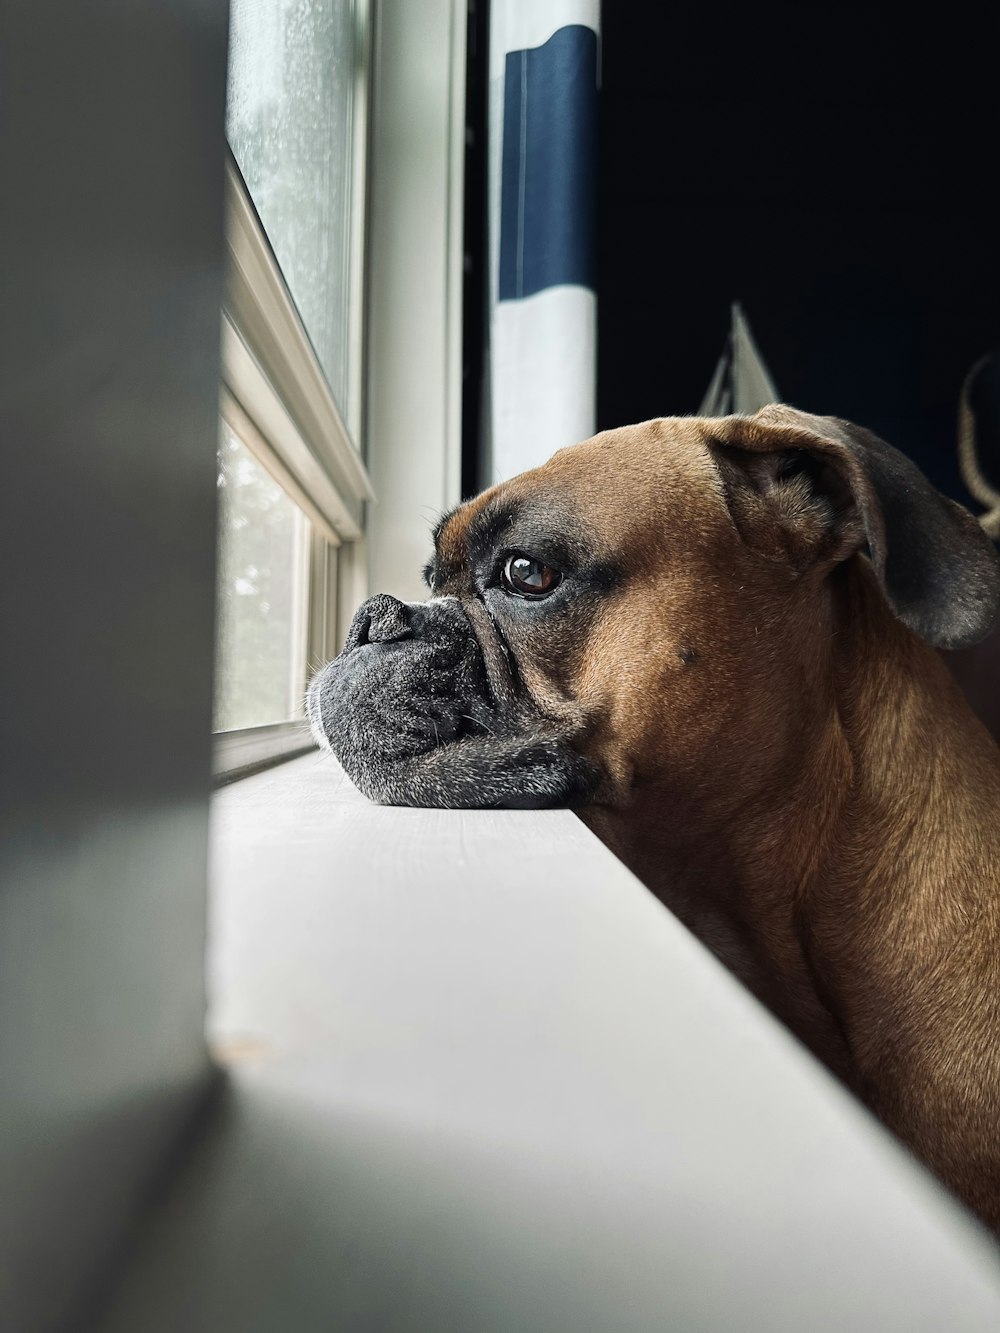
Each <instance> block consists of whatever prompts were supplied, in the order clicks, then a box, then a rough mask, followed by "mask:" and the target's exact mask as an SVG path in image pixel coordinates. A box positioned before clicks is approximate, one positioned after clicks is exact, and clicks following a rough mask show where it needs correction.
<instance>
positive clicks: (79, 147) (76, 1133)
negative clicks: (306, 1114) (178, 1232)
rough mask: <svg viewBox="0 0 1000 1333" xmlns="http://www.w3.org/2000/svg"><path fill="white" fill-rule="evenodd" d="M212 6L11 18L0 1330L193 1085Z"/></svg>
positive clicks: (216, 240) (210, 542) (205, 727)
mask: <svg viewBox="0 0 1000 1333" xmlns="http://www.w3.org/2000/svg"><path fill="white" fill-rule="evenodd" d="M226 20H227V5H226V0H172V3H170V4H163V3H159V2H158V0H130V2H129V3H125V2H124V0H118V2H116V0H88V3H87V4H81V3H80V2H79V0H53V2H52V3H46V4H39V3H38V0H6V3H5V4H4V5H3V7H2V18H0V243H2V245H0V269H2V293H0V446H2V450H3V459H4V466H3V473H2V485H0V1327H2V1328H3V1329H5V1330H6V1329H11V1330H17V1331H18V1333H29V1331H32V1330H36V1329H50V1328H59V1327H63V1326H71V1327H77V1326H78V1324H77V1320H78V1318H79V1316H78V1315H76V1314H74V1315H72V1316H70V1314H69V1312H70V1311H78V1310H79V1309H80V1308H81V1303H82V1302H84V1301H85V1300H86V1298H87V1296H88V1294H89V1293H90V1292H91V1290H92V1288H93V1284H94V1281H95V1279H96V1277H97V1275H98V1274H99V1272H100V1269H101V1266H102V1265H103V1264H104V1263H105V1262H106V1260H107V1258H108V1256H109V1255H110V1253H111V1252H112V1250H113V1248H114V1246H115V1245H116V1244H117V1243H118V1241H119V1240H120V1238H121V1236H122V1234H123V1232H124V1230H125V1229H126V1228H127V1225H128V1222H129V1220H130V1218H131V1217H132V1216H133V1215H134V1211H135V1209H136V1206H137V1204H138V1203H139V1202H140V1201H141V1199H142V1196H143V1192H144V1190H145V1189H146V1188H147V1187H148V1183H149V1180H150V1178H151V1175H152V1173H153V1172H154V1171H155V1169H156V1167H157V1164H158V1163H160V1161H161V1160H162V1157H163V1154H164V1152H165V1151H166V1149H167V1148H168V1146H169V1144H170V1143H171V1141H172V1140H173V1139H174V1138H175V1137H176V1135H177V1133H178V1130H179V1127H180V1126H181V1125H182V1124H183V1122H184V1121H185V1119H186V1118H187V1117H189V1116H190V1115H191V1113H192V1111H193V1109H194V1107H195V1106H196V1104H197V1103H198V1100H199V1098H200V1097H201V1095H202V1094H203V1092H204V1090H205V1087H206V1085H207V1082H208V1077H209V1064H208V1060H207V1057H206V1053H205V1047H204V1039H203V1015H204V1004H205V997H204V979H203V955H204V919H205V849H206V797H207V790H208V771H209V764H208V760H209V729H210V707H211V666H212V618H213V582H214V518H215V457H214V444H215V435H216V421H217V411H216V400H217V392H218V337H219V304H220V298H221V257H222V217H221V201H222V163H223V148H224V139H223V119H224V117H223V111H224V85H225V38H226Z"/></svg>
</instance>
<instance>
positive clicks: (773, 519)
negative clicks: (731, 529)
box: [706, 404, 1000, 648]
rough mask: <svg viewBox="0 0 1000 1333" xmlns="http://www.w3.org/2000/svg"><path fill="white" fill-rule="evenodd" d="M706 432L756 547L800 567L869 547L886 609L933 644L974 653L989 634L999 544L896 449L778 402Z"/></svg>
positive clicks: (999, 608) (732, 504) (731, 501)
mask: <svg viewBox="0 0 1000 1333" xmlns="http://www.w3.org/2000/svg"><path fill="white" fill-rule="evenodd" d="M706 427H707V430H708V434H709V448H710V450H711V452H712V454H713V456H714V458H715V461H716V464H717V466H718V468H719V472H720V474H721V476H722V481H723V486H724V489H725V493H726V501H727V504H728V506H729V510H730V513H731V514H732V517H733V522H734V523H735V524H736V527H737V529H738V530H739V532H740V535H741V536H742V538H743V540H744V542H746V543H747V545H749V546H751V547H753V548H754V549H755V550H758V551H760V552H761V553H763V554H765V555H767V556H770V557H771V558H773V559H781V560H785V561H787V562H789V563H790V564H791V565H793V566H794V567H795V568H797V569H800V570H801V569H805V568H807V567H815V566H816V565H817V564H826V565H833V564H835V563H837V562H838V561H840V560H845V559H847V557H848V556H850V555H852V554H853V553H854V552H855V551H858V550H863V549H865V548H866V547H867V550H868V553H869V555H870V556H871V560H872V564H873V566H874V568H875V573H876V575H877V576H878V580H879V583H880V584H881V587H882V591H883V593H884V594H885V598H886V601H887V602H888V603H889V606H890V607H891V608H892V610H893V612H894V614H895V615H896V616H898V618H899V619H900V620H901V621H902V622H903V623H904V624H905V625H908V626H909V628H910V629H912V630H913V631H914V633H916V634H918V635H919V636H920V637H921V638H922V639H924V640H925V641H926V642H927V643H930V644H933V645H934V646H935V647H938V648H965V647H968V646H970V645H971V644H974V643H978V642H979V641H980V639H982V638H984V637H985V636H986V635H987V634H988V633H989V631H990V629H991V627H992V626H993V624H994V622H995V621H996V619H997V616H998V614H1000V563H998V560H997V555H996V552H995V551H994V549H993V545H992V543H991V542H990V540H989V538H988V537H987V536H986V534H985V533H984V532H983V530H982V528H981V527H980V526H979V524H978V523H977V522H976V520H975V519H974V518H973V517H972V515H971V514H970V513H969V512H968V511H967V510H966V509H963V508H962V506H961V505H958V504H955V503H954V502H953V501H951V500H948V499H946V497H945V496H943V495H941V494H940V492H938V491H936V490H935V489H934V487H933V486H932V485H931V484H930V482H929V481H928V480H927V478H926V477H925V476H924V475H923V473H922V472H921V471H920V470H919V469H918V468H917V467H915V466H914V465H913V463H911V462H910V460H909V459H908V458H906V457H904V455H903V454H901V453H900V452H899V450H898V449H894V448H893V447H892V446H891V445H889V444H886V443H885V441H884V440H880V439H879V438H878V436H877V435H873V434H872V433H871V432H870V431H866V430H862V429H861V427H859V426H854V425H852V424H851V423H850V422H848V421H840V420H838V419H837V418H836V417H816V416H810V415H809V414H808V413H806V412H799V411H797V410H796V409H795V408H792V407H786V406H784V405H780V404H774V405H771V406H769V407H765V408H762V409H761V410H760V411H759V412H757V413H756V415H754V416H752V417H739V416H732V417H722V418H720V419H719V420H717V421H712V422H710V423H706Z"/></svg>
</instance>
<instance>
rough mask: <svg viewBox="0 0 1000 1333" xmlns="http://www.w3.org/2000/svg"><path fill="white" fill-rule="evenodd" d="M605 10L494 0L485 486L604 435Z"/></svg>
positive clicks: (579, 1) (556, 1)
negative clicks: (601, 182)
mask: <svg viewBox="0 0 1000 1333" xmlns="http://www.w3.org/2000/svg"><path fill="white" fill-rule="evenodd" d="M599 39H600V0H493V4H492V6H491V16H490V108H489V114H490V132H489V142H490V182H489V183H490V201H489V208H490V398H491V413H490V435H491V441H490V445H491V448H489V449H488V450H487V459H486V465H485V468H484V472H485V475H484V477H483V480H484V481H485V482H487V483H489V482H492V481H497V480H501V479H503V478H505V477H510V476H513V475H514V473H516V472H521V471H523V470H524V469H525V468H529V467H534V466H535V465H536V464H538V463H541V462H544V460H545V459H546V458H548V456H549V455H550V454H551V453H552V452H553V450H555V449H558V448H560V447H561V446H562V445H564V444H572V443H574V442H575V441H577V440H582V439H586V437H587V436H588V435H592V434H593V433H594V430H595V423H596V370H597V366H596V354H597V293H596V278H597V275H596V265H597V255H596V226H597V216H596V213H597V194H596V186H597V79H598V50H599Z"/></svg>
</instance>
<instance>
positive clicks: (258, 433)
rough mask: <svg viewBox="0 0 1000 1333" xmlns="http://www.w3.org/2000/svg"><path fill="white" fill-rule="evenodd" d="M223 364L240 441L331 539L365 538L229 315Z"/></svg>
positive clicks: (228, 407) (225, 410) (227, 413)
mask: <svg viewBox="0 0 1000 1333" xmlns="http://www.w3.org/2000/svg"><path fill="white" fill-rule="evenodd" d="M222 368H223V389H222V393H221V399H220V411H221V413H222V415H223V417H224V418H225V419H226V421H228V422H229V424H230V425H231V426H232V428H233V430H234V431H235V432H236V434H237V435H239V437H240V439H242V440H243V442H244V443H245V444H246V445H247V446H248V448H250V449H251V450H252V452H253V453H254V454H255V456H256V457H257V458H258V460H259V461H260V463H261V464H262V465H263V466H264V467H265V468H267V470H268V472H270V473H271V475H272V476H273V477H274V479H275V480H276V481H277V482H278V483H279V485H280V486H281V487H282V488H283V489H284V490H286V491H288V493H289V495H291V496H292V498H293V499H294V500H295V502H296V504H298V505H299V506H300V507H301V508H302V509H304V510H305V512H306V513H307V514H308V515H309V517H310V518H311V519H312V521H313V522H314V523H315V524H316V526H317V527H318V528H319V529H320V530H321V531H322V532H323V534H324V535H325V536H326V538H327V540H328V541H330V542H332V543H333V544H334V545H335V546H336V545H339V544H340V542H341V541H353V540H356V539H357V538H358V537H360V536H361V524H360V522H359V518H358V516H357V513H356V512H352V510H351V509H349V508H348V506H347V504H346V503H345V501H344V499H343V497H342V495H341V493H340V491H339V490H338V489H337V487H336V486H335V485H334V483H333V482H332V481H331V479H330V476H329V474H328V473H327V472H326V470H325V469H324V468H323V467H322V465H321V464H320V463H319V462H318V461H317V459H316V456H315V455H314V453H313V451H312V450H311V449H310V447H309V445H308V444H307V443H306V441H305V440H304V439H303V437H302V432H301V431H300V430H299V428H298V426H297V425H296V424H295V422H294V421H293V420H292V418H291V416H290V414H289V412H288V410H287V408H286V407H285V406H284V404H283V403H282V401H281V399H280V398H279V397H278V395H277V394H276V393H275V392H274V389H273V387H272V385H271V382H270V380H269V379H268V378H267V376H266V375H265V373H264V371H263V370H262V369H261V367H260V365H259V363H258V362H257V359H256V358H255V357H254V355H253V353H252V352H251V351H250V349H249V347H247V345H246V343H245V342H244V341H243V339H242V338H241V337H240V335H239V333H238V332H237V331H236V329H235V328H234V327H233V324H232V322H231V320H230V319H229V317H228V316H227V315H224V316H223V319H222ZM355 510H357V505H355Z"/></svg>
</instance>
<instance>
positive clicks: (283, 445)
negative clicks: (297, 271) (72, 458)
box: [212, 0, 375, 782]
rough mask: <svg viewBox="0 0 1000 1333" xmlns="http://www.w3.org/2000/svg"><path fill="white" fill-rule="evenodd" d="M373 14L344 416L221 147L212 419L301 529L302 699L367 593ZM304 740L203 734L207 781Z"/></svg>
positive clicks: (268, 731) (360, 23)
mask: <svg viewBox="0 0 1000 1333" xmlns="http://www.w3.org/2000/svg"><path fill="white" fill-rule="evenodd" d="M372 8H373V6H372V0H354V3H353V20H354V32H355V76H354V86H353V97H352V106H351V140H352V162H351V190H350V251H349V254H350V262H349V271H348V327H349V331H350V332H349V340H350V341H349V351H348V366H349V372H348V373H349V398H348V412H347V416H346V419H345V415H344V414H343V413H342V412H341V410H340V408H339V407H338V405H337V402H336V400H335V399H334V396H333V393H332V392H331V390H330V387H329V384H328V382H327V379H326V375H325V373H324V371H323V369H322V367H321V365H320V362H319V358H318V357H317V355H316V352H315V350H314V349H313V346H312V343H311V342H310V339H309V334H308V331H307V330H306V328H305V325H304V324H303V321H302V318H301V316H300V315H299V312H298V309H297V307H296V305H295V302H294V299H293V298H292V295H291V293H290V291H289V288H288V285H287V283H286V281H285V279H284V276H283V274H282V271H281V267H280V265H279V264H278V261H277V258H276V257H275V254H274V251H273V249H272V247H271V244H270V241H269V240H268V238H267V234H266V232H265V230H264V227H263V225H262V224H261V221H260V217H259V215H258V213H257V209H256V207H255V206H254V203H253V200H252V197H251V195H250V192H249V190H248V189H247V186H246V183H245V182H244V179H243V175H242V173H241V171H240V168H239V165H238V163H237V161H236V159H235V156H234V155H233V152H232V150H231V149H228V150H227V162H226V171H225V188H224V200H225V235H226V278H225V291H224V297H223V310H222V320H221V348H222V360H221V367H222V369H221V383H220V394H219V412H220V416H221V417H222V419H223V420H225V422H226V423H227V424H228V425H229V427H230V428H231V429H232V430H233V431H234V433H235V434H236V435H237V436H238V437H239V438H240V440H241V441H242V442H243V443H244V444H245V445H246V446H247V448H248V449H249V450H250V452H251V453H252V454H253V456H254V457H255V459H256V460H257V461H258V462H259V463H260V464H261V466H262V467H263V468H264V469H265V470H266V471H267V472H268V473H269V474H270V475H271V476H272V477H273V478H274V480H275V481H276V482H277V483H278V485H280V486H281V488H282V489H283V490H284V491H285V492H286V493H287V494H288V495H289V497H290V498H291V499H292V500H293V501H294V502H295V503H296V504H297V505H298V506H299V508H300V509H301V510H302V511H303V512H304V513H305V515H306V517H307V518H308V519H309V521H310V523H311V525H312V537H311V540H310V551H309V572H308V588H307V592H306V597H307V605H308V614H307V617H306V642H305V644H304V645H302V647H303V648H304V655H303V668H304V669H303V671H302V672H301V676H302V679H301V682H300V684H301V690H302V694H303V695H304V693H305V687H306V684H307V680H308V676H309V674H310V672H311V671H312V670H313V669H315V668H316V667H317V666H318V665H320V664H321V663H322V662H323V661H326V660H328V659H329V658H331V657H333V656H335V655H336V652H337V651H338V649H339V646H340V644H341V642H342V641H343V635H344V633H345V632H346V626H347V624H348V623H349V620H350V616H351V615H352V614H353V611H354V608H355V607H356V606H357V605H358V604H359V603H360V602H361V601H362V600H363V599H364V597H365V596H366V595H367V583H368V580H367V564H368V561H367V544H366V540H365V537H366V527H367V523H366V518H367V506H368V505H369V504H370V503H371V502H372V501H373V500H374V499H375V492H374V490H373V487H372V483H371V479H370V477H369V475H368V469H367V467H366V465H365V461H364V454H365V419H366V412H365V401H364V399H365V395H364V387H365V383H366V371H367V332H368V330H367V320H366V315H365V273H366V254H367V245H366V240H367V229H368V175H369V173H368V143H369V122H370V117H371V100H372V99H371V82H372V80H371V61H372V23H373V13H372ZM312 744H313V742H312V738H311V735H310V731H309V726H308V723H307V722H306V721H305V720H304V719H294V720H291V721H286V722H274V723H268V724H265V725H263V726H258V727H248V728H242V729H240V730H236V731H223V732H213V736H212V770H213V776H214V778H215V779H216V781H217V782H227V781H231V780H232V779H234V778H236V777H240V776H242V775H244V774H245V773H249V772H252V771H254V770H255V769H257V768H260V767H262V766H264V765H266V764H269V763H274V762H276V761H277V760H279V759H283V758H288V757H291V756H292V755H295V754H299V753H301V752H302V751H303V750H305V749H308V748H309V747H310V746H311V745H312Z"/></svg>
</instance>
